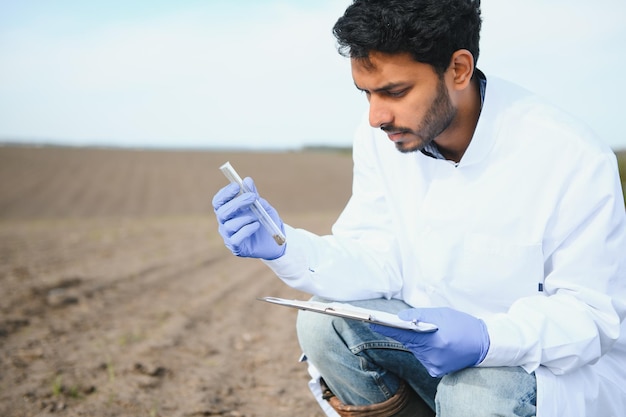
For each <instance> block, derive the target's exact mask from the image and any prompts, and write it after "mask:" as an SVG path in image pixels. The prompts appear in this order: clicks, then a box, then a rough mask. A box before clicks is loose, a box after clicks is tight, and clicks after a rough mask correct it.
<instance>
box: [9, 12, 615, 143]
mask: <svg viewBox="0 0 626 417" xmlns="http://www.w3.org/2000/svg"><path fill="white" fill-rule="evenodd" d="M350 3H351V1H350V0H316V1H293V0H292V1H287V0H284V1H279V0H267V1H263V0H247V1H240V0H236V1H235V0H203V1H200V0H196V1H192V0H178V1H174V0H170V1H163V0H160V1H154V0H153V1H147V0H145V1H122V0H113V1H111V0H109V1H100V0H92V1H78V0H76V1H69V0H65V1H63V0H55V1H46V0H20V1H13V0H0V142H2V141H24V142H28V141H36V142H53V143H63V144H72V145H88V144H98V145H121V146H158V147H220V148H254V149H269V148H271V149H277V148H298V147H301V146H303V145H307V144H334V145H341V146H346V145H349V144H350V142H351V139H352V135H353V132H354V128H355V125H356V123H357V122H358V120H359V119H360V118H361V115H362V113H363V112H364V111H365V109H366V102H365V98H364V97H363V96H362V95H361V94H359V93H358V92H357V91H356V90H355V88H354V85H353V83H352V80H351V77H350V68H349V62H348V61H347V60H346V59H345V58H342V57H340V56H339V55H338V54H337V52H336V49H335V41H334V39H333V37H332V34H331V28H332V26H333V24H334V22H335V21H336V19H337V18H338V17H339V16H340V15H341V14H342V12H343V10H344V9H345V7H347V5H348V4H350ZM482 5H483V6H482V8H483V19H484V22H483V33H482V43H481V49H482V50H481V57H480V59H479V62H478V66H479V67H480V68H481V69H483V70H484V71H485V72H486V73H487V74H488V75H497V76H500V77H502V78H507V79H509V80H512V81H515V82H517V83H519V84H521V85H523V86H525V87H527V88H529V89H530V90H533V91H535V92H537V93H539V94H541V95H543V96H545V97H547V98H548V99H550V100H552V101H554V102H555V103H556V104H558V105H560V106H561V107H563V108H565V109H566V110H568V111H569V112H571V113H574V114H575V115H577V116H579V117H580V118H582V119H583V120H584V121H586V122H587V123H588V124H590V125H591V126H592V128H594V129H595V130H596V131H597V132H598V133H599V134H600V135H601V137H602V138H603V139H604V140H605V141H606V142H607V143H608V144H609V145H611V146H612V147H613V148H615V149H626V133H625V132H626V129H625V128H624V126H623V123H622V118H623V116H622V113H623V110H622V109H623V108H624V105H623V104H622V103H623V100H624V97H626V83H624V82H623V81H622V79H621V76H620V75H619V74H620V73H621V70H622V69H623V68H625V67H626V24H625V23H624V22H626V1H624V0H596V1H594V2H588V1H581V0H572V1H565V0H551V1H549V2H546V1H543V0H507V1H502V0H483V2H482Z"/></svg>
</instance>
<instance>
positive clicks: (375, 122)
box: [369, 94, 393, 128]
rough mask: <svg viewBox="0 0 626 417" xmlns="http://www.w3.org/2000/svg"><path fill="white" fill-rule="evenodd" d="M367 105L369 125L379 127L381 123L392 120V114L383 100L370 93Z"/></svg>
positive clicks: (387, 122)
mask: <svg viewBox="0 0 626 417" xmlns="http://www.w3.org/2000/svg"><path fill="white" fill-rule="evenodd" d="M369 105H370V109H369V122H370V126H372V127H374V128H379V127H381V126H383V125H386V124H390V123H391V122H392V121H393V115H392V113H391V111H390V110H389V108H388V107H387V106H386V105H385V103H384V101H383V100H381V99H380V98H377V97H376V96H374V95H373V94H372V96H371V97H370V100H369Z"/></svg>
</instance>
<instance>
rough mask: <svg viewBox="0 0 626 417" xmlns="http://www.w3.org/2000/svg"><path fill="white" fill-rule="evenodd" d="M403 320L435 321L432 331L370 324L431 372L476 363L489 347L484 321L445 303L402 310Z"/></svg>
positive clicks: (440, 372)
mask: <svg viewBox="0 0 626 417" xmlns="http://www.w3.org/2000/svg"><path fill="white" fill-rule="evenodd" d="M398 317H399V318H401V319H402V320H406V321H412V320H418V321H423V322H428V323H433V324H436V325H437V327H438V328H439V329H438V330H436V331H434V332H432V333H420V332H416V331H413V330H404V329H397V328H393V327H388V326H380V325H376V324H372V325H371V328H372V330H374V331H375V332H378V333H380V334H382V335H384V336H387V337H390V338H392V339H395V340H397V341H398V342H400V343H402V344H403V345H404V346H405V347H406V348H407V349H409V350H410V351H411V352H412V353H413V355H415V357H416V358H417V359H418V360H419V361H420V362H421V363H422V365H424V367H425V368H426V370H427V371H428V373H429V374H430V375H431V376H434V377H441V376H444V375H446V374H449V373H451V372H455V371H458V370H461V369H464V368H468V367H471V366H475V365H478V364H479V363H480V362H482V360H483V359H485V356H486V355H487V351H488V350H489V334H488V333H487V326H485V323H484V322H483V321H482V320H480V319H477V318H476V317H473V316H470V315H469V314H466V313H463V312H460V311H457V310H453V309H451V308H447V307H439V308H419V309H418V308H412V309H408V310H404V311H401V312H400V313H398Z"/></svg>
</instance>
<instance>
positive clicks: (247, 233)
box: [213, 178, 286, 260]
mask: <svg viewBox="0 0 626 417" xmlns="http://www.w3.org/2000/svg"><path fill="white" fill-rule="evenodd" d="M243 181H244V183H245V184H246V186H248V188H250V190H252V191H251V192H244V193H242V194H241V195H238V194H239V185H237V184H232V183H231V184H228V185H227V186H225V187H224V188H222V189H221V190H219V191H218V192H217V194H215V196H214V197H213V209H214V211H215V216H216V217H217V223H218V231H219V233H220V235H221V236H222V238H223V239H224V243H225V244H226V247H227V248H228V249H230V251H231V252H232V253H233V254H235V255H237V256H241V257H246V258H261V259H266V260H272V259H276V258H279V257H281V256H282V255H283V254H284V253H285V246H286V245H278V244H277V243H276V241H275V240H274V238H273V237H272V235H271V233H269V232H268V231H267V230H265V228H264V227H262V226H261V223H259V220H258V219H257V217H256V216H255V215H254V213H252V211H251V210H250V205H251V204H252V203H254V201H255V200H256V199H257V198H258V199H259V202H260V203H261V205H262V206H263V208H264V209H265V210H266V211H267V213H268V214H269V215H270V217H271V218H272V220H274V222H275V223H276V225H278V227H279V228H280V229H281V230H282V231H283V232H284V229H285V227H284V224H283V221H282V220H281V219H280V217H279V216H278V213H277V212H276V210H274V208H273V207H272V206H270V205H269V203H268V202H267V201H265V200H264V199H262V198H259V194H258V192H257V190H256V187H255V186H254V181H253V180H252V178H245V179H244V180H243Z"/></svg>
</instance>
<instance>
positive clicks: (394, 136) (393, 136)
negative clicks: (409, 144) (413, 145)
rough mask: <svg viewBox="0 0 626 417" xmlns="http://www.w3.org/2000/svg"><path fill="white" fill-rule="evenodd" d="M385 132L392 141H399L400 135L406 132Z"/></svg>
mask: <svg viewBox="0 0 626 417" xmlns="http://www.w3.org/2000/svg"><path fill="white" fill-rule="evenodd" d="M386 133H387V137H388V138H389V139H390V140H391V141H392V142H399V141H401V140H402V137H403V136H404V135H405V134H406V132H386Z"/></svg>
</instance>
